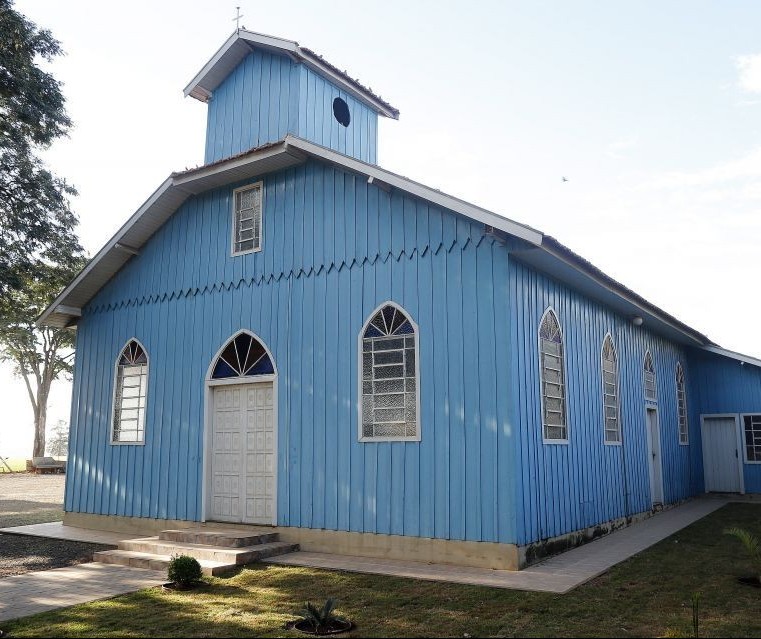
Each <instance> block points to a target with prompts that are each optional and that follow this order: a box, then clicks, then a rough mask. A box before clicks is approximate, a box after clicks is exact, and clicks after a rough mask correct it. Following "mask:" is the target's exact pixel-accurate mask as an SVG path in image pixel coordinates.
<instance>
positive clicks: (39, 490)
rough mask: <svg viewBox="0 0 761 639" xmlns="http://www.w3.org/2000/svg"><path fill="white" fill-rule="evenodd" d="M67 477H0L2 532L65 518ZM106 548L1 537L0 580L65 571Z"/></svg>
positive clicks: (56, 540)
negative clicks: (11, 528)
mask: <svg viewBox="0 0 761 639" xmlns="http://www.w3.org/2000/svg"><path fill="white" fill-rule="evenodd" d="M65 480H66V478H65V476H64V475H30V474H26V473H19V474H13V475H10V474H8V475H6V474H0V528H6V527H11V526H26V525H28V524H40V523H43V522H48V521H59V520H60V519H61V518H62V517H63V508H62V506H63V489H64V483H65ZM106 548H108V547H107V546H98V545H95V544H83V543H78V542H70V541H61V540H60V539H45V538H44V537H29V536H27V535H8V534H0V578H2V577H8V576H10V575H20V574H22V573H25V572H32V571H36V570H49V569H50V568H62V567H64V566H71V565H73V564H80V563H84V562H88V561H91V560H92V554H93V553H94V552H95V551H97V550H104V549H106Z"/></svg>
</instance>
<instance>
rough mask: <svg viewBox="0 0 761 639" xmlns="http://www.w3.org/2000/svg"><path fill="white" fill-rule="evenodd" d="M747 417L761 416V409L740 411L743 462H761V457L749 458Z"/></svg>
mask: <svg viewBox="0 0 761 639" xmlns="http://www.w3.org/2000/svg"><path fill="white" fill-rule="evenodd" d="M746 417H751V418H753V417H761V411H759V412H757V413H740V435H741V437H742V439H741V443H742V447H743V463H745V464H761V459H759V460H755V459H748V444H746V443H745V418H746Z"/></svg>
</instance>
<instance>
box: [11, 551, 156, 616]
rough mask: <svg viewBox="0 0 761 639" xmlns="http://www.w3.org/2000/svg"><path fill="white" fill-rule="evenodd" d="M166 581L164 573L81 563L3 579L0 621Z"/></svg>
mask: <svg viewBox="0 0 761 639" xmlns="http://www.w3.org/2000/svg"><path fill="white" fill-rule="evenodd" d="M165 581H166V576H165V575H164V573H163V572H157V571H155V570H142V569H140V568H127V567H125V566H112V565H108V564H97V563H92V564H80V565H79V566H69V567H68V568H57V569H55V570H45V571H43V572H30V573H27V574H25V575H17V576H15V577H6V578H5V579H0V621H7V620H9V619H16V618H17V617H26V616H28V615H34V614H37V613H38V612H46V611H48V610H55V609H56V608H64V607H66V606H74V605H76V604H80V603H86V602H88V601H95V600H97V599H107V598H109V597H114V596H116V595H122V594H125V593H128V592H133V591H135V590H140V589H142V588H149V587H151V586H158V585H159V584H161V583H164V582H165Z"/></svg>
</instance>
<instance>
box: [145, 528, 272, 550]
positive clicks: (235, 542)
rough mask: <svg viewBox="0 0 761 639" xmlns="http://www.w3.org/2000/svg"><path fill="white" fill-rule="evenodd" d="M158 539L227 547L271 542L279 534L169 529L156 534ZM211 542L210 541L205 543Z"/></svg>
mask: <svg viewBox="0 0 761 639" xmlns="http://www.w3.org/2000/svg"><path fill="white" fill-rule="evenodd" d="M158 537H159V539H161V540H163V541H176V542H181V543H196V544H200V545H204V546H226V547H229V548H240V547H243V546H252V545H256V544H261V543H271V542H274V541H279V537H280V535H279V534H278V533H276V532H264V531H260V532H253V531H237V530H231V531H229V532H227V531H222V530H212V531H204V530H197V529H190V530H183V529H170V530H162V531H161V532H160V533H159V534H158ZM191 538H192V539H198V538H202V539H204V540H205V541H203V542H199V541H191ZM207 541H208V542H211V543H207Z"/></svg>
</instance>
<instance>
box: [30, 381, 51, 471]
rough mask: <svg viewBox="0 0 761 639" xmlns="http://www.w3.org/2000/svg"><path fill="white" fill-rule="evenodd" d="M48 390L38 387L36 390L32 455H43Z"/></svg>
mask: <svg viewBox="0 0 761 639" xmlns="http://www.w3.org/2000/svg"><path fill="white" fill-rule="evenodd" d="M48 391H49V388H45V389H43V388H40V389H38V392H37V410H36V411H35V414H34V452H33V453H32V457H44V456H45V428H46V426H47V421H48Z"/></svg>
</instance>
